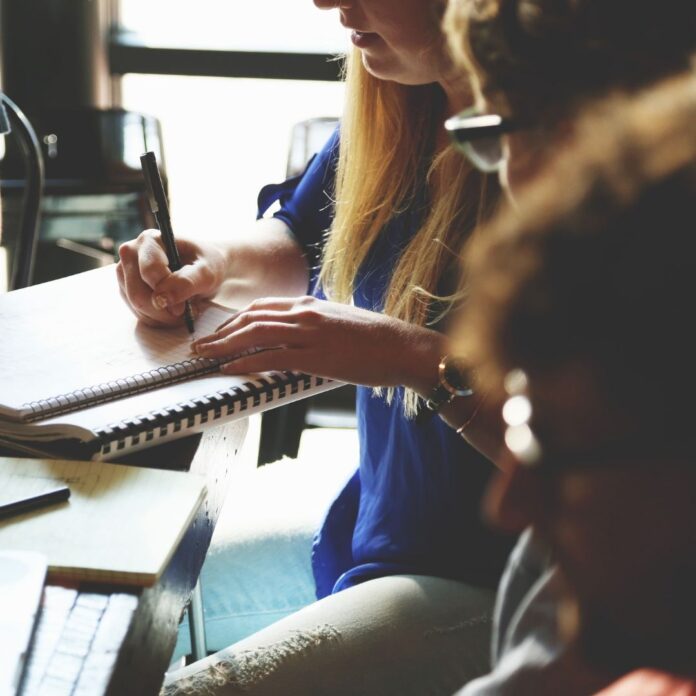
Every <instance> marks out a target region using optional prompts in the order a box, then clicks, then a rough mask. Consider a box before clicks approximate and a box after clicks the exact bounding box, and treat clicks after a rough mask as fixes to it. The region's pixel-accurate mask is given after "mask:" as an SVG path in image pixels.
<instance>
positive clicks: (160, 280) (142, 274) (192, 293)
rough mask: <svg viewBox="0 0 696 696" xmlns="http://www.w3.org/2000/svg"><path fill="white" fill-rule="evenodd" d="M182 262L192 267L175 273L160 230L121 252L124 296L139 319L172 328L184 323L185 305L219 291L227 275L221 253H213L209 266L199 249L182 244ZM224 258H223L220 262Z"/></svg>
mask: <svg viewBox="0 0 696 696" xmlns="http://www.w3.org/2000/svg"><path fill="white" fill-rule="evenodd" d="M179 246H180V247H181V248H183V249H184V250H185V253H184V254H182V259H185V260H186V261H192V263H190V264H187V265H184V266H182V268H181V269H180V270H178V271H176V272H175V273H172V272H171V271H170V270H169V262H168V259H167V255H166V253H165V250H164V247H163V246H162V240H161V235H160V233H159V231H158V230H145V231H144V232H142V233H141V234H140V235H139V236H138V237H137V238H136V239H134V240H132V241H130V242H126V243H125V244H123V245H122V246H121V247H120V249H119V256H120V261H119V264H118V267H117V268H118V269H119V270H118V278H119V285H120V287H121V293H122V295H123V296H124V298H125V300H126V302H127V303H128V304H129V305H130V306H131V308H132V310H133V311H134V312H135V313H136V315H137V316H138V317H140V318H142V319H143V320H145V319H147V320H149V321H150V322H154V323H156V324H158V325H163V324H165V325H171V324H175V323H177V322H178V321H179V320H180V317H181V315H182V314H183V312H184V302H186V301H187V300H192V299H193V298H196V297H199V296H209V295H212V294H214V293H215V292H216V291H217V288H218V287H219V285H220V282H221V280H222V275H223V268H222V266H223V263H222V260H221V258H222V257H221V255H220V254H219V252H215V253H213V251H211V253H210V254H209V256H210V255H212V256H213V257H214V258H213V261H212V262H211V263H209V262H208V260H207V259H206V258H204V256H203V255H198V256H197V255H196V254H197V253H199V252H200V249H198V247H197V245H195V244H193V243H191V242H187V241H182V242H181V243H179ZM218 257H220V258H218Z"/></svg>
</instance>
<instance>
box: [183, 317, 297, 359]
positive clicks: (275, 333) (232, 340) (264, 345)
mask: <svg viewBox="0 0 696 696" xmlns="http://www.w3.org/2000/svg"><path fill="white" fill-rule="evenodd" d="M303 333H304V332H303V330H302V328H301V327H298V326H296V325H295V324H288V323H282V322H277V321H254V322H251V323H250V324H247V325H245V326H242V327H241V328H239V329H237V330H235V331H232V332H224V331H223V332H222V333H220V332H218V333H216V334H213V336H211V337H206V338H204V339H200V340H198V341H195V342H194V343H193V344H192V348H193V350H194V351H195V352H196V353H197V354H198V355H200V356H201V357H204V358H218V359H224V358H231V357H236V356H238V355H240V354H242V353H245V352H248V351H250V350H266V349H273V348H286V347H293V348H296V347H299V346H301V345H304V344H305V341H303V340H302V338H303Z"/></svg>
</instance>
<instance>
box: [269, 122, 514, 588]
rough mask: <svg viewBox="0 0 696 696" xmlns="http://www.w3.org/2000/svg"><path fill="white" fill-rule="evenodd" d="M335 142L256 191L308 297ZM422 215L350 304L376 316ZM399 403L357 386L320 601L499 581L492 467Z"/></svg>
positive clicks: (502, 549) (410, 215) (319, 570)
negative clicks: (293, 249) (427, 582)
mask: <svg viewBox="0 0 696 696" xmlns="http://www.w3.org/2000/svg"><path fill="white" fill-rule="evenodd" d="M338 146H339V138H338V131H336V133H334V135H333V136H332V137H331V138H330V140H329V141H328V142H327V144H326V145H325V147H324V148H323V149H322V151H321V152H319V153H318V154H317V155H316V156H315V157H314V158H313V159H312V160H311V162H310V164H309V165H308V167H307V169H306V170H305V172H304V173H303V174H302V175H300V176H298V177H295V178H294V179H290V180H288V181H286V182H285V183H283V184H280V185H271V186H267V187H265V188H264V189H263V190H262V191H261V193H260V195H259V211H260V214H262V213H263V212H264V211H265V210H266V209H267V208H268V207H269V206H270V204H271V203H272V202H274V201H276V200H278V201H279V202H280V206H281V207H280V210H279V211H278V212H277V213H275V217H277V218H279V219H281V220H283V221H284V222H285V223H286V224H287V225H288V226H289V228H290V229H291V231H292V233H293V234H294V236H295V237H296V238H297V240H298V242H299V243H300V244H301V245H302V247H303V248H304V250H305V253H306V254H307V257H308V259H309V262H310V266H311V268H312V269H313V272H312V273H311V277H312V281H311V290H312V291H315V292H316V287H315V286H316V271H317V269H318V263H319V260H320V255H321V249H322V245H323V240H324V238H325V234H326V232H327V230H328V229H329V227H330V225H331V220H332V215H333V205H332V200H333V189H334V176H335V169H336V160H337V156H338ZM424 199H425V196H422V197H421V200H424ZM423 210H424V204H423V203H419V202H418V196H414V202H413V203H412V205H411V206H409V207H407V209H406V210H405V211H404V212H403V213H400V214H398V215H396V216H395V217H394V218H393V219H392V220H391V221H390V222H389V223H388V224H387V225H386V226H385V228H384V230H383V232H382V233H381V235H380V237H379V238H378V240H377V241H376V242H375V244H374V246H373V248H372V250H371V251H370V253H369V254H368V257H367V259H366V260H365V262H364V263H363V265H362V267H361V268H360V270H359V273H358V275H357V278H356V282H355V284H354V287H355V288H356V290H355V292H354V296H353V301H354V303H355V305H356V306H358V307H362V308H365V309H369V310H373V311H382V309H383V298H384V295H385V292H386V290H387V287H388V283H389V278H390V275H391V273H392V271H393V269H394V267H395V266H396V261H397V259H398V256H399V254H400V253H401V252H402V251H403V249H404V248H405V247H406V245H407V244H408V242H409V241H410V239H411V238H412V237H413V235H414V234H415V233H416V231H417V230H418V228H419V226H420V222H421V220H422V218H423ZM402 399H403V389H401V388H400V389H398V390H397V394H396V398H395V399H394V400H393V401H392V403H391V404H387V402H386V400H385V398H384V397H375V395H374V393H373V391H372V389H371V388H369V387H358V388H357V402H356V412H357V420H358V434H359V440H360V462H359V467H358V470H357V471H356V472H355V474H354V476H353V477H352V478H351V479H350V481H349V482H348V483H347V485H346V487H345V488H344V489H343V490H342V491H341V493H340V494H339V495H338V497H337V498H336V500H335V501H334V502H333V503H332V505H331V506H330V508H329V510H328V512H327V514H326V517H325V519H324V522H323V524H322V526H321V528H320V529H319V531H318V533H317V535H316V538H315V542H314V548H313V553H312V565H313V570H314V578H315V581H316V585H317V596H318V597H319V598H321V597H324V596H326V595H328V594H331V593H332V592H337V591H339V590H342V589H344V588H346V587H350V586H351V585H354V584H356V583H359V582H362V581H364V580H367V579H370V578H375V577H380V576H383V575H394V574H403V573H408V574H416V575H434V576H439V577H447V578H456V579H462V580H466V581H468V582H472V583H477V584H485V585H489V586H494V585H495V583H496V581H497V579H498V577H499V575H500V572H501V570H502V567H503V564H504V562H505V559H506V557H507V554H508V551H509V549H510V541H509V540H508V539H507V538H503V537H501V536H499V535H497V534H495V533H493V532H492V531H490V530H489V529H488V527H487V526H486V525H485V524H484V522H483V521H482V519H481V513H480V509H481V496H482V493H483V490H484V488H485V486H486V483H487V481H488V478H489V476H490V474H491V473H492V469H493V467H492V465H491V464H490V462H488V461H487V460H486V459H485V458H484V457H483V456H482V455H480V454H479V453H478V452H476V451H475V450H474V449H473V448H472V447H471V446H470V445H468V444H467V443H466V442H465V441H464V440H463V439H462V438H461V437H459V436H458V435H457V434H456V433H455V431H454V430H452V429H451V428H450V427H449V426H447V425H446V424H445V423H444V422H443V421H442V419H440V418H439V417H437V416H435V417H433V418H432V419H430V420H429V421H428V422H427V423H424V424H418V423H416V422H414V421H413V420H411V419H408V418H406V416H405V415H404V411H403V402H402Z"/></svg>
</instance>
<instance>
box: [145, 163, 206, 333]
mask: <svg viewBox="0 0 696 696" xmlns="http://www.w3.org/2000/svg"><path fill="white" fill-rule="evenodd" d="M140 164H141V165H142V168H143V176H144V177H145V186H146V188H147V197H148V200H149V201H150V210H152V214H153V215H154V216H155V220H156V221H157V227H159V231H160V232H161V233H162V241H163V242H164V250H165V251H166V252H167V260H168V261H169V270H170V271H178V270H179V269H180V268H181V259H180V258H179V250H178V249H177V248H176V241H175V240H174V230H172V221H171V219H170V217H169V204H168V203H167V196H166V195H165V193H164V186H163V185H162V177H161V176H160V172H159V168H158V166H157V158H156V157H155V153H154V152H146V153H145V154H144V155H141V156H140ZM184 321H185V322H186V328H187V329H188V330H189V333H193V310H192V309H191V303H190V302H189V301H188V300H186V303H185V305H184Z"/></svg>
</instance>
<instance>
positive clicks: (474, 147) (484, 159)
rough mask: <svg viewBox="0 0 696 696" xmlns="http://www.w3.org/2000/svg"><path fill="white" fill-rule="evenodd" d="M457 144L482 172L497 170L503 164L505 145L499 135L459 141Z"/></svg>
mask: <svg viewBox="0 0 696 696" xmlns="http://www.w3.org/2000/svg"><path fill="white" fill-rule="evenodd" d="M457 146H458V147H459V149H460V150H461V151H462V152H463V153H464V154H465V155H466V156H467V157H468V158H469V161H470V162H471V163H472V164H473V165H474V166H475V167H476V168H477V169H479V170H480V171H482V172H486V173H492V172H497V171H498V170H499V169H500V167H501V166H502V164H503V145H502V143H501V142H500V138H498V137H490V138H480V139H479V140H472V141H469V142H458V143H457Z"/></svg>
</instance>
